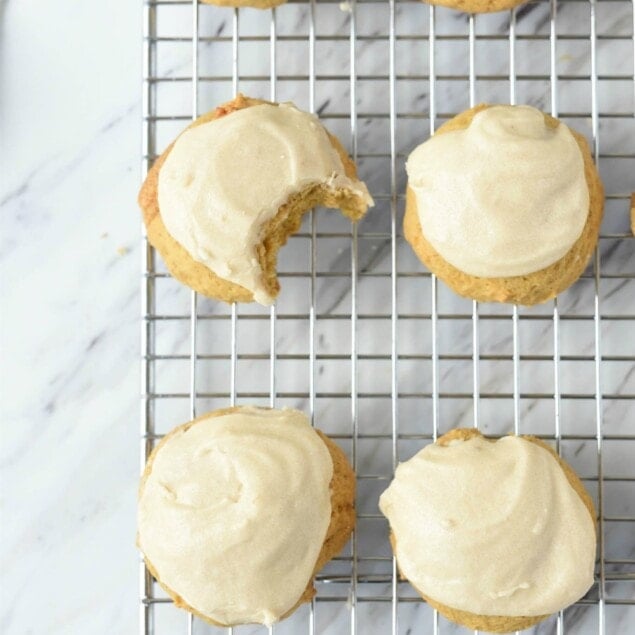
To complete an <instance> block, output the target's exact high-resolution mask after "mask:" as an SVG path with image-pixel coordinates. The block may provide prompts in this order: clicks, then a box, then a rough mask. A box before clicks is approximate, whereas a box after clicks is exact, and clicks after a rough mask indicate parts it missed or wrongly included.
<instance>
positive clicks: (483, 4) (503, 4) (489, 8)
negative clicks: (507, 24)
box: [423, 0, 527, 13]
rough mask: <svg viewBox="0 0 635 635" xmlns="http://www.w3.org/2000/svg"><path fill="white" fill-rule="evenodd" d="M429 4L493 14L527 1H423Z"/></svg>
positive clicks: (468, 11) (469, 11) (467, 11)
mask: <svg viewBox="0 0 635 635" xmlns="http://www.w3.org/2000/svg"><path fill="white" fill-rule="evenodd" d="M423 1H424V2H426V3H427V4H438V5H440V6H442V7H449V8H450V9H456V10H457V11H465V12H466V13H493V12H494V11H505V10H506V9H513V8H514V7H517V6H518V5H520V4H524V3H525V2H527V0H423Z"/></svg>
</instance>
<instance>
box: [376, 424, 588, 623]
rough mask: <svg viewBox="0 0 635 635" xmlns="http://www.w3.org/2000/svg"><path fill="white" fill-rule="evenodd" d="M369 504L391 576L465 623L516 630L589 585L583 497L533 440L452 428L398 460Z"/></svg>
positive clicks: (561, 465)
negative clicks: (388, 553)
mask: <svg viewBox="0 0 635 635" xmlns="http://www.w3.org/2000/svg"><path fill="white" fill-rule="evenodd" d="M379 507H380V509H381V511H382V512H383V514H384V515H385V516H386V517H387V518H388V521H389V523H390V529H391V543H392V546H393V551H394V553H395V556H396V558H397V563H398V565H399V570H400V572H401V574H402V575H403V576H404V577H405V578H407V579H408V580H409V581H410V583H411V584H412V585H413V586H414V588H415V589H416V590H417V592H418V593H419V594H420V595H421V597H423V598H424V599H425V600H426V601H427V602H428V603H429V604H430V605H431V606H433V607H434V608H435V609H437V610H438V611H439V612H440V613H441V614H442V615H444V616H445V617H446V618H448V619H449V620H452V621H453V622H456V623H457V624H461V625H463V626H466V627H467V628H471V629H475V630H481V631H489V632H492V633H507V632H510V631H516V630H523V629H525V628H528V627H530V626H532V625H533V624H537V623H538V622H540V621H541V620H544V619H545V618H546V617H548V616H549V615H550V614H551V613H554V612H556V611H558V610H560V609H562V608H564V607H566V606H568V605H569V604H571V603H573V602H575V601H576V600H579V599H580V598H581V597H582V596H583V595H584V594H585V593H586V592H587V591H588V589H589V588H590V587H591V585H592V584H593V571H594V567H595V547H596V528H595V517H596V516H595V510H594V507H593V502H592V500H591V497H590V496H589V494H588V492H587V491H586V490H585V489H584V486H583V485H582V482H581V481H580V479H579V478H578V476H577V475H576V474H575V472H574V471H573V470H572V469H571V467H569V465H567V463H565V462H564V461H563V460H562V459H561V458H560V457H558V455H557V454H556V453H555V452H554V451H553V450H552V449H551V448H550V447H549V446H548V445H547V444H545V443H543V442H542V441H540V440H539V439H537V438H535V437H530V436H522V437H520V436H507V437H503V438H502V439H499V440H497V441H494V440H488V439H486V438H485V437H483V436H482V435H481V434H480V433H479V432H478V431H477V430H474V429H457V430H452V431H451V432H449V433H447V434H445V435H443V436H442V437H441V438H440V439H438V440H437V442H436V443H433V444H431V445H428V446H427V447H425V448H424V449H423V450H421V451H420V452H419V453H418V454H416V455H415V456H414V457H413V458H412V459H410V460H409V461H406V462H405V463H401V464H400V465H399V467H398V468H397V470H396V472H395V478H394V480H393V481H392V483H391V484H390V486H389V487H388V489H387V490H386V491H385V492H384V493H383V494H382V495H381V498H380V501H379Z"/></svg>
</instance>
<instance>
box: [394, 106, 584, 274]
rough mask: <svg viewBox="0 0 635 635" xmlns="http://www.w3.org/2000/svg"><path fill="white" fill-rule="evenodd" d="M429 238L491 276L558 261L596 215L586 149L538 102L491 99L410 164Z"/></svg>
mask: <svg viewBox="0 0 635 635" xmlns="http://www.w3.org/2000/svg"><path fill="white" fill-rule="evenodd" d="M406 169H407V172H408V184H409V186H410V187H411V188H412V190H413V191H414V193H415V195H416V201H417V211H418V214H419V221H420V223H421V230H422V232H423V235H424V237H425V238H426V239H427V240H428V242H429V243H430V244H431V245H432V246H433V247H434V249H435V250H436V251H437V252H438V253H439V254H440V255H441V256H442V257H443V258H444V259H445V260H447V261H448V262H449V263H450V264H451V265H453V266H454V267H456V268H457V269H460V270H461V271H463V272H465V273H467V274H469V275H472V276H479V277H484V278H496V277H507V276H520V275H525V274H529V273H533V272H536V271H539V270H541V269H544V268H545V267H548V266H549V265H552V264H553V263H554V262H556V261H558V260H559V259H560V258H562V257H563V256H564V255H565V254H566V253H567V252H568V251H569V250H570V249H571V247H572V246H573V244H574V243H575V241H576V240H577V239H578V238H579V236H580V234H581V233H582V230H583V228H584V225H585V223H586V220H587V217H588V214H589V188H588V185H587V183H586V180H585V176H584V161H583V158H582V153H581V151H580V148H579V146H578V144H577V142H576V140H575V138H574V137H573V135H572V134H571V131H570V130H569V128H567V126H566V125H565V124H563V123H560V124H559V125H558V126H557V127H556V128H550V127H548V126H547V125H546V124H545V120H544V116H543V114H542V113H541V112H540V111H539V110H536V109H535V108H531V107H530V106H492V107H489V108H487V109H485V110H482V111H480V112H479V113H477V114H476V115H475V116H474V118H473V119H472V122H471V123H470V125H469V126H468V127H467V128H465V129H464V130H455V131H450V132H444V133H442V134H438V135H435V136H433V137H432V138H431V139H429V140H428V141H426V142H425V143H423V144H422V145H420V146H419V147H418V148H416V149H415V150H414V151H413V152H412V154H411V155H410V157H409V158H408V162H407V165H406Z"/></svg>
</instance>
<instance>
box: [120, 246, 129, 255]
mask: <svg viewBox="0 0 635 635" xmlns="http://www.w3.org/2000/svg"><path fill="white" fill-rule="evenodd" d="M129 251H130V249H128V247H124V246H123V245H122V246H121V247H117V253H118V254H119V255H120V256H125V255H126V254H127V253H128V252H129Z"/></svg>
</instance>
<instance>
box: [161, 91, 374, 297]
mask: <svg viewBox="0 0 635 635" xmlns="http://www.w3.org/2000/svg"><path fill="white" fill-rule="evenodd" d="M316 184H323V185H325V186H327V187H328V188H331V189H332V190H334V191H335V190H339V189H347V190H349V191H350V192H351V193H352V194H354V195H356V196H358V197H360V198H361V199H362V200H364V201H365V202H366V203H368V204H372V199H371V197H370V195H369V194H368V190H367V189H366V186H365V185H364V184H363V183H362V182H361V181H358V180H356V179H351V178H349V177H348V176H346V173H345V169H344V166H343V164H342V160H341V159H340V156H339V154H338V153H337V151H336V150H335V148H334V147H333V145H332V143H331V141H330V139H329V137H328V134H327V133H326V131H325V129H324V127H323V126H322V125H321V124H320V122H319V120H318V118H317V117H315V116H314V115H311V114H309V113H306V112H303V111H301V110H298V109H297V108H296V107H295V106H294V105H292V104H288V103H287V104H279V105H278V104H261V105H257V106H251V107H249V108H243V109H241V110H237V111H235V112H232V113H230V114H228V115H225V116H224V117H219V118H217V119H214V120H212V121H210V122H208V123H204V124H201V125H198V126H195V127H192V128H189V129H188V130H186V131H185V132H184V133H183V134H182V135H181V136H180V137H179V138H178V139H177V140H176V142H175V144H174V146H173V147H172V149H171V150H170V152H169V154H168V156H167V158H166V160H165V163H164V164H163V165H162V166H161V170H160V171H159V185H158V200H159V209H160V210H161V218H162V219H163V222H164V224H165V226H166V228H167V230H168V232H169V233H170V235H171V236H172V237H173V238H174V239H175V240H176V241H177V242H178V243H180V244H181V246H183V247H184V248H185V249H186V251H188V253H189V254H190V255H191V256H192V258H193V259H194V260H196V261H198V262H200V263H202V264H204V265H205V266H206V267H208V268H209V269H211V270H212V271H213V272H214V273H215V274H216V275H218V276H219V277H221V278H224V279H226V280H229V281H230V282H235V283H236V284H239V285H241V286H243V287H244V288H246V289H248V290H249V291H251V292H252V293H253V294H254V299H255V300H256V301H257V302H260V303H261V304H271V303H272V302H273V298H272V297H271V296H270V294H269V293H268V292H267V290H266V288H265V287H264V285H263V283H262V270H261V267H260V264H259V262H258V258H257V252H256V248H257V246H258V245H259V243H260V242H261V240H262V238H263V230H264V227H265V225H266V223H267V221H269V220H270V219H271V218H273V217H274V216H275V215H276V213H277V212H278V209H279V208H280V207H281V205H283V204H284V203H285V202H287V200H288V199H289V197H290V196H292V195H294V194H297V193H299V192H301V191H302V190H303V189H305V188H306V187H309V186H311V185H316Z"/></svg>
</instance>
